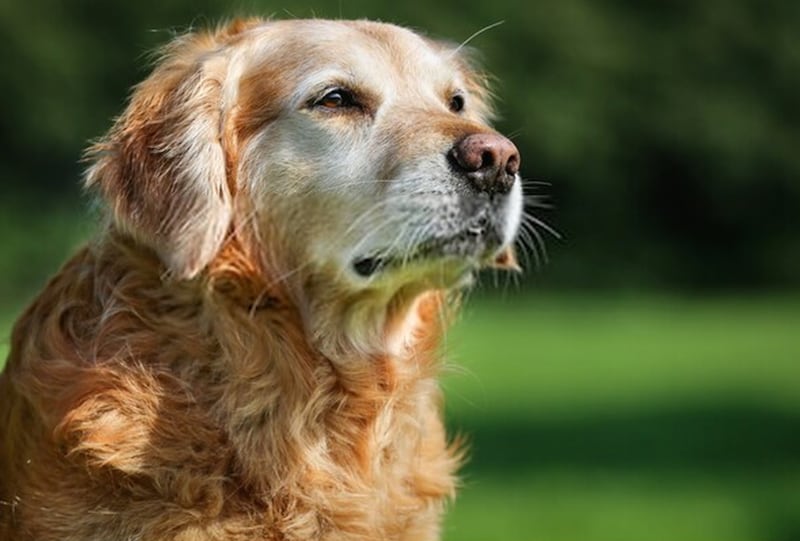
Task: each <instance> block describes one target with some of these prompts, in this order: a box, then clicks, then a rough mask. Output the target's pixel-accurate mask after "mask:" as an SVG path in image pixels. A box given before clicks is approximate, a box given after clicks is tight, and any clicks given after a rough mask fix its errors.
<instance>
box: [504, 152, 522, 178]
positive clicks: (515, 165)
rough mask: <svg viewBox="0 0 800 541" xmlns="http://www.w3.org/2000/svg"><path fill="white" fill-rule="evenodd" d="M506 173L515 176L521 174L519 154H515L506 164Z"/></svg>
mask: <svg viewBox="0 0 800 541" xmlns="http://www.w3.org/2000/svg"><path fill="white" fill-rule="evenodd" d="M506 173H507V174H509V175H511V176H514V175H516V174H517V173H519V154H513V155H512V156H511V157H509V158H508V162H507V163H506Z"/></svg>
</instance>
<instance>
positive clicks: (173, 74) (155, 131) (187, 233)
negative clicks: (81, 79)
mask: <svg viewBox="0 0 800 541" xmlns="http://www.w3.org/2000/svg"><path fill="white" fill-rule="evenodd" d="M234 26H235V25H231V26H229V27H228V28H226V29H225V30H223V31H219V32H216V33H206V34H188V35H186V36H183V37H180V38H177V39H176V40H174V41H173V42H172V43H171V44H170V45H169V46H167V48H166V49H165V51H164V53H163V55H162V56H161V60H160V61H159V62H158V64H157V66H156V68H155V69H154V71H153V72H152V74H151V75H150V76H149V77H148V78H147V79H146V80H145V81H144V82H142V83H141V84H140V85H139V86H137V87H136V88H135V89H134V92H133V95H132V97H131V99H130V102H129V104H128V107H127V109H126V110H125V112H124V113H123V114H122V116H121V117H120V118H119V119H117V121H116V123H115V125H114V126H113V127H112V129H111V130H110V131H109V133H108V134H107V135H106V136H105V137H104V138H103V139H102V140H100V141H99V142H98V143H96V144H95V145H93V146H92V147H91V148H90V149H89V151H88V152H87V160H88V161H89V162H90V167H89V169H88V171H87V175H86V186H87V187H89V188H94V189H96V190H98V191H99V193H100V195H101V196H102V198H103V199H104V200H105V202H106V205H107V206H108V208H109V210H110V213H111V217H112V220H113V221H114V223H115V225H116V226H117V227H119V228H121V229H122V230H123V231H125V232H127V233H128V234H130V235H132V236H133V237H134V238H136V239H137V240H138V241H139V242H142V243H144V244H146V245H148V246H150V247H152V248H153V249H154V250H155V251H156V252H157V253H158V254H159V255H160V257H161V259H162V261H163V262H164V263H165V265H166V266H167V269H168V271H169V273H170V274H171V275H174V276H176V277H179V278H192V277H194V276H196V275H197V274H198V273H199V272H200V271H201V270H202V269H203V268H204V267H205V266H206V265H207V264H208V263H209V262H210V261H211V260H212V259H213V258H214V256H215V255H216V254H217V252H218V251H219V249H220V248H221V246H222V243H223V241H224V239H225V235H226V233H227V231H228V228H229V225H230V222H231V213H232V207H233V205H232V190H233V189H234V185H233V184H234V183H233V180H232V179H231V176H232V175H233V174H235V173H234V171H233V168H234V164H233V163H232V160H233V158H231V149H230V148H229V146H230V145H231V144H235V142H234V143H232V142H230V141H228V140H227V139H228V135H229V134H228V133H227V132H228V130H227V129H226V127H225V126H226V120H225V119H226V116H227V114H226V109H228V108H229V107H230V105H229V104H226V103H225V98H226V96H225V94H226V93H225V91H224V89H225V85H226V77H227V76H228V59H227V56H226V55H225V54H224V51H223V50H222V48H221V47H220V37H223V38H226V39H227V38H229V37H230V36H231V35H232V34H234V33H236V29H235V28H234V29H233V30H231V28H232V27H234ZM240 26H241V25H240ZM228 99H230V97H228Z"/></svg>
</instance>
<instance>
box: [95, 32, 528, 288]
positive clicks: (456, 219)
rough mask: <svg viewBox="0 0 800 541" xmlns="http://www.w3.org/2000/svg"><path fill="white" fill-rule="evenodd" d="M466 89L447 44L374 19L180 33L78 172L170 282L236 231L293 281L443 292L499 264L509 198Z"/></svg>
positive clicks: (500, 157) (506, 165)
mask: <svg viewBox="0 0 800 541" xmlns="http://www.w3.org/2000/svg"><path fill="white" fill-rule="evenodd" d="M484 83H485V81H484V78H483V77H482V76H481V75H480V74H479V73H477V72H475V71H474V70H473V69H472V68H471V67H470V64H469V62H468V61H467V60H466V59H465V57H464V55H463V51H462V50H461V49H460V48H458V47H453V46H449V45H445V44H442V43H439V42H435V41H432V40H429V39H426V38H423V37H420V36H419V35H417V34H415V33H413V32H411V31H408V30H406V29H403V28H399V27H396V26H392V25H388V24H380V23H372V22H364V21H359V22H344V21H336V22H334V21H322V20H308V21H304V20H297V21H278V22H263V21H255V20H253V21H244V22H237V23H234V24H232V25H229V26H227V27H225V28H223V29H220V30H218V31H216V32H210V33H204V34H189V35H186V36H184V37H181V38H178V39H177V40H176V41H174V42H173V43H172V44H170V45H169V46H168V47H167V48H166V50H165V52H164V54H163V57H162V58H161V60H160V62H159V63H158V65H157V66H156V68H155V70H154V71H153V73H152V74H151V75H150V77H149V78H147V79H146V80H145V81H144V82H143V83H142V84H141V85H140V86H138V87H137V88H136V90H135V92H134V94H133V96H132V98H131V102H130V104H129V106H128V108H127V110H126V111H125V113H124V114H123V115H122V116H121V117H120V119H119V120H118V121H117V123H116V125H115V126H114V128H113V129H112V130H111V132H110V133H109V134H108V135H107V136H106V138H105V139H103V140H102V141H101V142H100V143H98V144H97V145H95V147H94V148H93V149H92V151H91V152H90V159H91V160H92V161H93V163H92V166H91V168H90V170H89V173H88V177H87V184H88V185H90V186H96V187H97V188H99V190H100V192H101V194H102V195H103V197H104V198H105V199H106V200H107V202H108V204H109V206H110V208H111V209H112V215H113V219H114V222H115V224H116V226H117V227H119V228H122V229H123V230H125V231H126V232H127V233H129V234H131V235H132V236H134V237H135V238H136V239H137V240H138V241H139V242H141V243H144V244H146V245H148V246H150V247H151V248H153V249H155V250H156V251H157V252H158V254H159V255H160V256H161V258H162V260H163V261H164V263H165V265H166V266H167V268H168V269H169V271H170V272H171V273H172V274H173V275H174V276H176V277H178V278H183V279H191V278H194V277H195V276H197V275H199V274H202V272H203V270H204V269H205V268H206V267H207V266H208V265H209V264H210V263H211V262H212V261H213V260H214V259H215V257H217V255H218V254H219V252H220V250H221V249H222V248H223V245H224V244H225V243H226V240H227V239H230V238H231V237H233V236H239V237H243V238H246V239H248V240H247V242H246V243H245V244H247V245H248V246H250V249H249V253H251V254H252V255H253V257H254V258H256V259H258V261H259V268H260V269H262V270H263V272H264V273H267V274H268V275H269V277H270V278H271V279H274V280H275V281H283V282H291V283H294V284H295V286H296V287H295V289H297V290H302V289H303V288H304V287H306V286H308V284H311V283H313V284H315V285H316V286H317V287H319V284H325V287H326V288H328V289H333V290H336V291H337V292H338V293H337V294H340V295H345V296H347V295H350V296H352V297H356V296H358V295H359V294H360V292H363V291H379V292H382V297H383V298H385V299H389V298H391V295H392V293H394V292H397V291H399V290H401V289H404V288H408V287H412V288H422V289H424V288H442V287H444V288H447V287H451V286H453V285H456V284H458V283H460V281H461V280H462V279H463V278H464V277H465V276H467V275H469V274H471V272H472V271H473V270H474V269H477V268H480V267H482V266H485V265H487V264H492V263H493V262H500V263H501V264H505V265H512V264H513V256H509V254H512V252H511V251H510V247H511V245H512V243H513V240H514V237H515V235H516V232H517V228H518V226H519V221H520V215H521V209H522V196H521V187H520V181H519V178H518V170H519V164H520V157H519V154H518V152H517V149H516V148H515V147H514V145H513V144H512V143H511V141H509V140H508V139H507V138H505V137H503V136H501V135H499V134H498V133H497V132H495V131H494V130H493V129H492V128H490V127H489V125H488V120H489V117H490V108H489V104H488V103H487V100H488V92H487V89H486V87H485V84H484Z"/></svg>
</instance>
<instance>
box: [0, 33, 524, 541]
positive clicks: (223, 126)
mask: <svg viewBox="0 0 800 541" xmlns="http://www.w3.org/2000/svg"><path fill="white" fill-rule="evenodd" d="M487 99H488V93H487V90H486V87H485V78H484V77H483V76H481V75H480V74H479V73H478V72H476V71H475V70H474V69H473V68H471V67H470V62H469V61H468V60H467V59H466V58H465V57H464V51H463V50H462V48H460V47H454V46H452V45H448V44H445V43H439V42H436V41H433V40H430V39H427V38H424V37H421V36H419V35H418V34H415V33H413V32H411V31H409V30H406V29H403V28H399V27H397V26H393V25H389V24H382V23H373V22H367V21H357V22H346V21H325V20H293V21H263V20H243V21H236V22H233V23H231V24H228V25H226V26H224V27H220V28H218V29H216V30H212V31H203V32H195V33H189V34H187V35H184V36H182V37H178V38H177V39H175V40H174V41H173V42H172V43H170V44H169V45H168V46H167V47H166V48H165V49H164V50H163V52H162V54H161V55H160V57H159V59H158V60H157V62H156V66H155V68H154V70H153V72H152V73H151V75H150V76H149V77H148V78H147V79H146V80H145V81H144V82H142V83H141V84H140V85H138V86H137V87H136V88H135V90H134V92H133V94H132V96H131V98H130V102H129V104H128V106H127V108H126V110H125V111H124V112H123V114H122V115H121V116H120V117H119V118H118V119H117V120H116V122H115V124H114V126H113V127H112V128H111V130H110V131H109V132H108V133H107V134H106V135H105V137H103V138H102V139H101V140H99V141H98V142H97V143H96V144H94V145H93V146H92V147H91V148H90V149H89V151H88V153H87V158H86V159H87V162H88V169H87V174H86V180H85V182H86V186H87V187H88V188H89V189H90V190H92V191H94V193H96V194H97V196H98V198H99V199H100V201H101V202H102V203H103V206H104V208H105V209H106V210H107V212H105V219H104V220H103V222H102V224H103V225H102V227H101V231H100V232H99V234H98V235H97V236H96V238H95V239H94V240H93V241H92V242H90V243H89V245H88V246H86V247H84V248H83V249H81V250H80V251H79V252H78V253H77V254H76V255H75V256H74V257H72V259H70V260H69V261H68V262H67V263H66V264H65V265H64V267H63V268H62V269H61V271H60V272H59V273H58V274H57V275H56V276H55V277H54V278H53V279H52V280H51V281H50V282H49V283H48V284H47V286H46V288H45V289H44V291H43V292H42V293H41V294H40V295H39V296H38V298H37V299H36V300H35V301H34V302H33V304H32V305H31V306H30V307H29V308H28V309H27V310H26V311H25V313H24V314H23V315H22V317H21V318H20V320H19V321H18V322H17V324H16V327H15V328H14V330H13V334H12V338H11V352H10V357H9V359H8V363H7V366H6V368H5V372H4V374H3V375H2V379H1V380H0V434H1V435H2V436H1V437H2V445H1V446H0V500H2V504H0V539H2V540H3V541H11V540H13V541H27V540H37V541H51V540H52V541H56V540H57V541H156V540H183V541H205V540H226V541H233V540H256V539H257V540H300V539H303V540H308V539H324V540H373V541H374V540H380V539H397V540H429V539H436V538H438V537H439V534H440V523H441V518H442V513H443V509H444V506H445V505H446V503H447V502H448V500H449V498H451V497H452V496H453V493H454V488H455V487H456V484H457V483H456V478H455V472H456V469H457V467H458V465H459V461H460V453H459V447H458V445H457V444H454V443H453V442H452V440H449V439H448V438H447V436H446V435H445V431H444V428H443V423H442V419H441V411H440V410H441V392H440V390H439V387H438V384H437V375H438V372H439V371H440V369H441V361H440V360H439V356H438V353H437V341H438V337H439V335H440V334H441V333H442V330H443V329H442V327H443V325H444V324H445V323H446V321H447V319H448V317H449V315H450V312H452V310H451V308H452V307H453V303H454V302H455V301H456V300H457V297H458V294H457V292H458V291H459V290H461V289H462V288H463V287H464V286H465V285H466V284H467V283H468V282H469V280H470V277H471V276H472V275H473V274H474V273H475V271H476V270H477V269H480V268H482V267H487V266H494V267H500V268H512V267H515V260H514V255H513V249H512V244H513V242H514V239H515V235H516V233H517V230H518V227H519V225H520V219H521V214H522V195H521V187H520V180H519V175H518V169H519V164H520V158H519V154H518V152H517V149H516V148H515V147H514V145H513V144H512V143H511V142H510V141H509V140H508V139H506V138H505V137H503V136H501V135H499V134H498V133H497V132H495V131H494V130H492V128H490V127H489V125H488V123H487V122H488V119H489V116H490V109H489V105H488V103H487Z"/></svg>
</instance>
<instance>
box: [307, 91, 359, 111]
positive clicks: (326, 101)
mask: <svg viewBox="0 0 800 541" xmlns="http://www.w3.org/2000/svg"><path fill="white" fill-rule="evenodd" d="M314 107H322V108H323V109H331V110H333V109H342V108H345V107H358V102H357V101H356V98H355V95H353V92H351V91H350V90H347V89H346V88H334V89H333V90H330V91H328V92H327V93H326V94H325V95H324V96H322V97H321V98H320V99H318V100H317V101H315V102H314Z"/></svg>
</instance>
